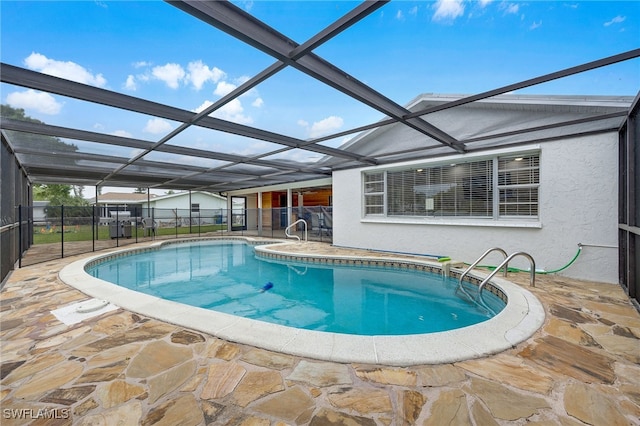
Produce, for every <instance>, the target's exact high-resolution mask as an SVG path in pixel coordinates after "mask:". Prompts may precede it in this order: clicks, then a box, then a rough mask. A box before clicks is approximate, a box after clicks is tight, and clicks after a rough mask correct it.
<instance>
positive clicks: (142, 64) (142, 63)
mask: <svg viewBox="0 0 640 426" xmlns="http://www.w3.org/2000/svg"><path fill="white" fill-rule="evenodd" d="M150 66H151V63H150V62H147V61H138V62H134V63H133V67H134V68H146V67H150Z"/></svg>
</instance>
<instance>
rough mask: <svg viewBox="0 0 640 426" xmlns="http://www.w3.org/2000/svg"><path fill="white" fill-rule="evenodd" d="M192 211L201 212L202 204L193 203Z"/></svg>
mask: <svg viewBox="0 0 640 426" xmlns="http://www.w3.org/2000/svg"><path fill="white" fill-rule="evenodd" d="M191 211H192V212H193V213H199V212H200V204H199V203H193V204H191Z"/></svg>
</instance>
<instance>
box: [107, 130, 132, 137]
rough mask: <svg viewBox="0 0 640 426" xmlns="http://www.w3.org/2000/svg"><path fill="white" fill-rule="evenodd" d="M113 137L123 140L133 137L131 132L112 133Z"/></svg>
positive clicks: (119, 131)
mask: <svg viewBox="0 0 640 426" xmlns="http://www.w3.org/2000/svg"><path fill="white" fill-rule="evenodd" d="M111 134H112V135H113V136H120V137H123V138H132V137H133V135H132V134H131V133H129V132H127V131H126V130H116V131H115V132H113V133H111Z"/></svg>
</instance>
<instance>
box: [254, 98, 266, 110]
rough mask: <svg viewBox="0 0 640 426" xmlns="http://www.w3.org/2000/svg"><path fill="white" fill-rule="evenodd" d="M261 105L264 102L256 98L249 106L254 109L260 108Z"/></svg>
mask: <svg viewBox="0 0 640 426" xmlns="http://www.w3.org/2000/svg"><path fill="white" fill-rule="evenodd" d="M263 105H264V101H263V100H262V98H256V99H255V100H254V101H253V102H252V103H251V106H253V107H256V108H262V106H263Z"/></svg>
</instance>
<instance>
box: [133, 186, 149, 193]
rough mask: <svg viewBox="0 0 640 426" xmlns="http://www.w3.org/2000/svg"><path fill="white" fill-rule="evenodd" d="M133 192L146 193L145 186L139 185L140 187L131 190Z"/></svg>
mask: <svg viewBox="0 0 640 426" xmlns="http://www.w3.org/2000/svg"><path fill="white" fill-rule="evenodd" d="M133 193H134V194H146V193H147V188H142V187H140V188H136V189H135V190H134V191H133Z"/></svg>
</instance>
